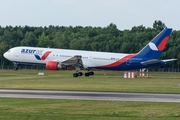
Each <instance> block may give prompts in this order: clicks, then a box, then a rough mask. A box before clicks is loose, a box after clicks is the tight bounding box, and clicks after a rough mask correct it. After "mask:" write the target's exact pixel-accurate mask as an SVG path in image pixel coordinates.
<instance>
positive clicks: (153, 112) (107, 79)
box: [0, 70, 180, 120]
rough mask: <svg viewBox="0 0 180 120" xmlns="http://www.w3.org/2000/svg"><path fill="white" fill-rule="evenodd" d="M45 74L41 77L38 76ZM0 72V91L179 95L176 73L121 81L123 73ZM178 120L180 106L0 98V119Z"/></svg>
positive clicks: (179, 88) (179, 79) (176, 104)
mask: <svg viewBox="0 0 180 120" xmlns="http://www.w3.org/2000/svg"><path fill="white" fill-rule="evenodd" d="M39 72H44V73H45V75H44V76H38V73H39ZM73 72H74V71H46V70H45V71H37V70H19V71H13V70H0V89H31V90H33V89H39V90H80V91H116V92H146V93H180V86H179V84H180V74H179V73H155V72H153V73H151V72H150V73H149V76H150V77H148V78H136V79H124V78H123V72H117V71H115V72H114V71H95V75H94V76H90V77H84V76H82V77H78V78H74V77H72V74H73ZM132 119H133V120H147V119H151V120H162V119H163V120H170V119H172V120H176V119H177V120H178V119H180V104H179V103H164V102H161V103H159V102H158V103H156V102H122V101H95V100H94V101H90V100H54V99H53V100H52V99H17V98H0V120H132Z"/></svg>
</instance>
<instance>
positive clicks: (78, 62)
mask: <svg viewBox="0 0 180 120" xmlns="http://www.w3.org/2000/svg"><path fill="white" fill-rule="evenodd" d="M81 58H82V57H81V56H80V55H75V56H73V57H72V58H69V59H67V60H63V61H61V64H63V65H65V66H79V67H82V66H83V62H82V59H81Z"/></svg>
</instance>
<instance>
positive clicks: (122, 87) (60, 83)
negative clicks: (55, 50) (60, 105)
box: [0, 70, 180, 93]
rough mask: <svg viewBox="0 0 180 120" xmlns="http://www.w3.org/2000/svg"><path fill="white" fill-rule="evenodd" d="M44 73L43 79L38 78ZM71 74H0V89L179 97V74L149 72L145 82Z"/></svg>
mask: <svg viewBox="0 0 180 120" xmlns="http://www.w3.org/2000/svg"><path fill="white" fill-rule="evenodd" d="M39 72H44V76H38V73H39ZM73 72H74V71H46V70H45V71H37V70H19V71H13V70H0V83H1V84H0V88H1V89H31V90H32V89H41V90H78V91H116V92H145V93H147V92H149V93H180V86H179V85H180V74H179V73H155V72H152V73H151V72H150V73H149V77H148V78H136V79H124V78H123V72H118V71H115V72H114V71H95V75H94V76H90V77H85V76H82V77H77V78H74V77H73V76H72V74H73Z"/></svg>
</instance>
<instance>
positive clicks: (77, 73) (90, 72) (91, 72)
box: [73, 71, 94, 77]
mask: <svg viewBox="0 0 180 120" xmlns="http://www.w3.org/2000/svg"><path fill="white" fill-rule="evenodd" d="M82 75H83V73H82V72H78V71H76V73H74V74H73V77H78V76H82ZM84 75H85V76H86V77H88V76H90V75H94V72H93V71H88V72H86V73H85V74H84Z"/></svg>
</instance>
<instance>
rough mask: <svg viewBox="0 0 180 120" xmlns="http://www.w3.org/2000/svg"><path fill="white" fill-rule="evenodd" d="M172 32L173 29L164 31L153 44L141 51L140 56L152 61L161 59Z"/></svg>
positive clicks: (150, 43)
mask: <svg viewBox="0 0 180 120" xmlns="http://www.w3.org/2000/svg"><path fill="white" fill-rule="evenodd" d="M171 32H172V29H171V28H165V29H164V30H162V31H161V32H160V33H159V34H158V35H157V36H156V37H155V38H154V39H153V40H152V41H151V42H149V43H148V44H147V45H146V46H145V47H144V48H143V49H142V50H141V51H139V53H138V55H140V56H145V57H148V58H152V59H159V58H160V56H161V54H162V52H163V50H164V48H165V46H166V43H167V41H168V39H169V36H170V34H171Z"/></svg>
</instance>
